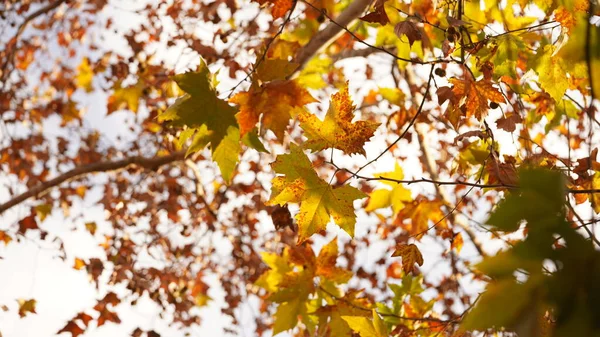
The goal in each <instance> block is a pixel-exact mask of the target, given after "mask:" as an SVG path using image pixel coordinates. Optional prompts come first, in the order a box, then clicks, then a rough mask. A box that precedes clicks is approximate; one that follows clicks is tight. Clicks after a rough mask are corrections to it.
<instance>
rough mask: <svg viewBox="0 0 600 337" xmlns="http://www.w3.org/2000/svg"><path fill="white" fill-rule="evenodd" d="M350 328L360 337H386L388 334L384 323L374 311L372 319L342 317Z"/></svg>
mask: <svg viewBox="0 0 600 337" xmlns="http://www.w3.org/2000/svg"><path fill="white" fill-rule="evenodd" d="M342 319H343V320H344V321H346V323H348V325H349V326H350V328H351V329H352V330H354V331H356V332H358V333H359V334H360V337H388V336H389V333H388V330H387V327H386V326H385V323H384V321H383V319H381V317H379V314H378V313H377V311H375V309H373V319H372V320H370V319H368V318H366V317H361V316H358V317H357V316H342Z"/></svg>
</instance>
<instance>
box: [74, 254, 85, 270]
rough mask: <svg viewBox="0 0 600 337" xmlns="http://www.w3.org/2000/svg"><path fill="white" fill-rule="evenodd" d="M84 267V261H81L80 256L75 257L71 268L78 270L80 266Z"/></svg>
mask: <svg viewBox="0 0 600 337" xmlns="http://www.w3.org/2000/svg"><path fill="white" fill-rule="evenodd" d="M83 267H85V261H83V260H82V259H80V258H78V257H77V258H75V263H73V269H75V270H80V269H81V268H83Z"/></svg>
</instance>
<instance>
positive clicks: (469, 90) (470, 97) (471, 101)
mask: <svg viewBox="0 0 600 337" xmlns="http://www.w3.org/2000/svg"><path fill="white" fill-rule="evenodd" d="M448 81H449V82H450V83H452V84H454V87H453V88H452V92H453V93H454V95H455V96H457V97H458V98H464V99H465V107H466V117H467V118H470V117H471V116H475V118H477V119H481V118H482V117H483V116H484V115H485V114H486V113H487V110H488V100H489V101H492V102H496V103H503V102H504V97H503V96H502V93H500V91H498V89H496V88H494V87H493V85H492V82H490V81H485V80H481V81H477V82H474V81H473V80H471V79H466V80H461V79H458V78H451V79H449V80H448Z"/></svg>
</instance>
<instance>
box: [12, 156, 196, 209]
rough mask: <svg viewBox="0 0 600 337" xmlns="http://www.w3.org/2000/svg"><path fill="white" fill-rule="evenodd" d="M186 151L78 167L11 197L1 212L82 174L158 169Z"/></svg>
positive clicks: (179, 158) (181, 158)
mask: <svg viewBox="0 0 600 337" xmlns="http://www.w3.org/2000/svg"><path fill="white" fill-rule="evenodd" d="M184 155H185V151H178V152H174V153H172V154H170V155H167V156H161V157H152V158H146V157H142V156H133V157H128V158H125V159H121V160H117V161H104V162H99V163H93V164H88V165H83V166H79V167H76V168H74V169H72V170H70V171H68V172H66V173H63V174H61V175H59V176H58V177H56V178H54V179H50V180H48V181H46V182H43V183H40V184H38V185H37V186H35V187H33V188H31V189H29V190H28V191H26V192H24V193H22V194H20V195H18V196H16V197H14V198H12V199H10V200H9V201H7V202H5V203H3V204H1V205H0V214H2V213H4V212H5V211H6V210H8V209H10V208H12V207H14V206H16V205H18V204H20V203H22V202H23V201H25V200H27V199H29V198H32V197H36V196H39V195H41V194H43V193H44V192H46V191H47V190H49V189H51V188H53V187H56V186H58V185H60V184H62V183H64V182H65V181H68V180H71V179H76V178H79V177H81V176H82V175H85V174H89V173H96V172H109V171H116V170H120V169H124V168H127V167H129V166H133V165H135V166H139V167H141V168H144V169H147V170H156V169H158V168H159V167H161V166H163V165H167V164H170V163H172V162H175V161H179V160H183V159H184Z"/></svg>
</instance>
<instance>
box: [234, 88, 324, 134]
mask: <svg viewBox="0 0 600 337" xmlns="http://www.w3.org/2000/svg"><path fill="white" fill-rule="evenodd" d="M229 101H230V102H231V103H234V104H238V105H239V106H240V112H239V113H238V114H237V115H236V116H235V117H236V118H237V121H238V123H239V125H240V134H241V135H242V136H243V135H245V134H246V133H247V132H249V131H250V130H252V129H254V127H255V126H256V123H258V122H259V120H261V116H262V120H261V127H260V133H261V134H264V133H265V131H266V130H271V131H273V133H274V134H275V136H277V138H278V139H283V135H284V131H285V129H286V128H287V126H288V124H289V121H290V119H291V118H292V117H294V116H296V115H297V114H298V113H300V112H303V111H305V110H304V106H305V105H306V104H309V103H313V102H316V100H315V99H314V97H312V96H311V95H310V93H309V92H308V91H307V90H306V89H304V88H303V87H302V86H300V85H299V84H298V83H297V82H296V81H294V80H275V81H271V82H268V83H265V84H263V85H261V86H258V85H256V84H253V85H252V87H250V90H249V91H248V92H241V93H238V94H236V95H235V96H233V97H232V98H231V99H230V100H229Z"/></svg>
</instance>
